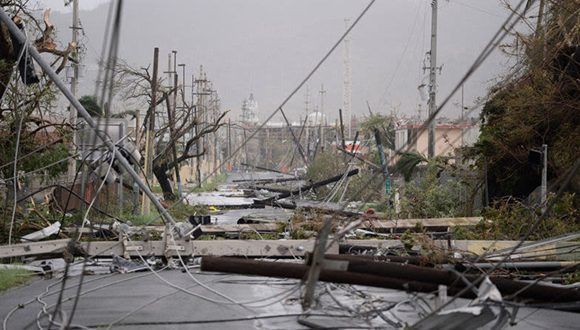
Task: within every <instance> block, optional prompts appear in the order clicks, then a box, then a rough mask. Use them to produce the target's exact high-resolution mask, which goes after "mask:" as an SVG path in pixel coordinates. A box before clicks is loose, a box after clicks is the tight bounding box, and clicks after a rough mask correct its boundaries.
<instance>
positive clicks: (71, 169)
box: [67, 0, 80, 180]
mask: <svg viewBox="0 0 580 330" xmlns="http://www.w3.org/2000/svg"><path fill="white" fill-rule="evenodd" d="M72 6H73V12H72V20H73V21H72V27H71V29H72V44H73V45H74V51H73V57H74V59H75V60H76V62H75V61H71V67H72V69H73V76H72V79H71V82H70V91H71V93H72V95H73V97H74V98H78V96H77V90H78V79H79V67H78V61H79V52H78V47H77V43H78V35H79V29H80V27H79V1H78V0H73V2H72ZM69 124H70V125H71V126H72V127H73V130H74V129H75V127H76V125H77V111H76V110H75V109H74V107H73V105H72V104H71V105H70V106H69ZM75 136H76V134H73V136H72V141H71V145H70V147H69V151H70V153H71V155H74V154H75V153H76V150H74V149H75V144H76V137H75ZM76 172H77V164H76V159H75V158H74V157H71V158H70V159H69V161H68V171H67V175H68V179H69V180H72V178H73V177H74V176H75V174H76Z"/></svg>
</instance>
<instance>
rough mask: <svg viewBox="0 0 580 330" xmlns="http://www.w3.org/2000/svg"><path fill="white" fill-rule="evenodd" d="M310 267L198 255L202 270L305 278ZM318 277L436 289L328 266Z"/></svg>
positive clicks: (409, 288) (385, 286) (405, 287)
mask: <svg viewBox="0 0 580 330" xmlns="http://www.w3.org/2000/svg"><path fill="white" fill-rule="evenodd" d="M309 269H310V267H308V266H306V265H304V264H295V263H287V262H271V261H257V260H251V259H241V258H228V257H213V256H206V257H202V258H201V270H202V271H210V272H223V273H236V274H245V275H258V276H271V277H279V278H296V279H305V278H306V276H307V274H308V271H309ZM319 280H320V281H325V282H333V283H345V284H358V285H367V286H374V287H379V288H388V289H395V290H403V291H414V292H434V291H437V290H438V287H437V285H436V284H430V283H424V282H412V281H404V280H400V279H397V278H392V277H381V276H376V275H368V274H359V273H354V272H347V271H339V270H328V269H322V270H321V271H320V276H319Z"/></svg>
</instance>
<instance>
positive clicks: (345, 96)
mask: <svg viewBox="0 0 580 330" xmlns="http://www.w3.org/2000/svg"><path fill="white" fill-rule="evenodd" d="M349 21H350V20H349V19H348V18H345V19H344V25H345V27H346V28H347V29H348V27H349ZM343 64H344V78H343V79H344V81H343V86H342V109H343V110H344V116H345V119H346V125H347V134H348V138H350V137H351V121H352V112H351V104H352V68H351V64H350V36H348V35H347V36H346V38H344V52H343Z"/></svg>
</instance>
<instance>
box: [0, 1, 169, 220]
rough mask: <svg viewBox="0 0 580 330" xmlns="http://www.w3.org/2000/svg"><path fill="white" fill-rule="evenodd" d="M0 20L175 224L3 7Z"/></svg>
mask: <svg viewBox="0 0 580 330" xmlns="http://www.w3.org/2000/svg"><path fill="white" fill-rule="evenodd" d="M0 21H2V22H3V23H4V24H6V26H7V27H8V30H10V32H11V34H12V36H13V37H15V38H16V39H17V40H18V41H19V42H20V43H21V44H22V45H24V46H25V47H27V49H28V53H29V54H30V55H31V56H32V57H33V58H34V60H35V61H36V62H37V63H38V65H39V66H40V67H41V68H42V70H43V71H44V72H45V73H46V74H47V76H48V77H49V78H50V80H52V81H53V82H54V84H55V85H56V86H57V87H58V88H59V89H60V90H61V92H62V93H63V94H64V96H65V97H66V98H67V99H68V101H69V102H70V103H71V104H72V105H73V107H74V108H76V109H77V111H78V112H79V114H80V115H81V116H82V117H83V118H84V119H85V121H86V122H87V124H88V125H89V127H91V128H92V129H93V130H94V131H95V134H96V136H98V137H99V138H100V139H101V140H102V141H103V143H104V144H105V145H106V146H107V148H108V149H109V150H110V151H111V152H112V153H113V154H114V155H115V158H116V159H117V160H118V161H119V163H120V165H121V166H122V167H123V169H125V171H127V173H128V174H129V175H130V176H131V178H133V180H135V182H137V184H138V185H139V188H141V190H143V192H144V193H145V194H146V195H147V196H148V197H149V199H150V200H151V201H152V202H153V204H154V205H155V207H156V208H157V209H158V210H159V213H160V214H161V216H162V219H163V220H164V221H165V222H169V223H171V224H173V225H175V224H176V222H175V220H173V217H172V216H171V215H170V214H169V212H167V210H166V209H165V208H164V207H163V206H162V205H161V203H160V202H159V200H157V198H156V197H155V195H154V194H153V192H152V191H151V190H150V189H149V187H148V186H147V185H146V184H145V183H144V182H143V181H142V180H141V178H140V177H139V175H138V174H137V172H135V170H134V169H133V167H132V166H131V164H129V162H128V161H127V159H126V158H125V157H123V155H122V154H121V152H120V151H119V150H118V149H117V147H116V146H115V143H114V142H113V141H111V138H110V137H109V136H108V135H107V134H106V133H105V132H103V131H100V130H99V129H98V127H97V123H96V122H95V120H94V119H93V118H92V117H91V115H90V114H89V113H88V112H87V110H86V109H85V108H84V107H83V105H82V104H81V103H80V102H79V101H78V100H77V99H76V98H75V97H74V96H73V95H72V93H71V92H70V90H69V89H67V88H66V86H65V85H64V83H63V82H62V80H60V78H59V77H58V75H57V74H56V72H54V70H53V69H52V67H51V66H50V65H49V64H48V63H46V62H45V61H44V59H43V58H42V56H41V55H40V53H39V52H38V50H36V48H34V47H31V46H30V44H29V43H28V40H27V38H26V36H24V35H23V34H22V32H21V31H20V29H18V27H17V26H16V24H14V22H13V21H12V20H11V19H10V17H8V15H7V14H6V12H5V11H4V9H0Z"/></svg>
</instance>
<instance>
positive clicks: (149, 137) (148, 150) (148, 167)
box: [141, 47, 159, 214]
mask: <svg viewBox="0 0 580 330" xmlns="http://www.w3.org/2000/svg"><path fill="white" fill-rule="evenodd" d="M158 69H159V48H158V47H155V49H154V50H153V77H152V78H151V79H152V80H151V105H150V106H149V126H148V127H147V132H146V135H145V175H146V176H147V181H149V182H150V183H151V181H152V180H153V150H154V148H153V142H154V137H155V106H156V105H157V71H158ZM150 211H151V204H150V201H149V199H148V198H147V196H145V195H143V200H142V203H141V214H149V212H150Z"/></svg>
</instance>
